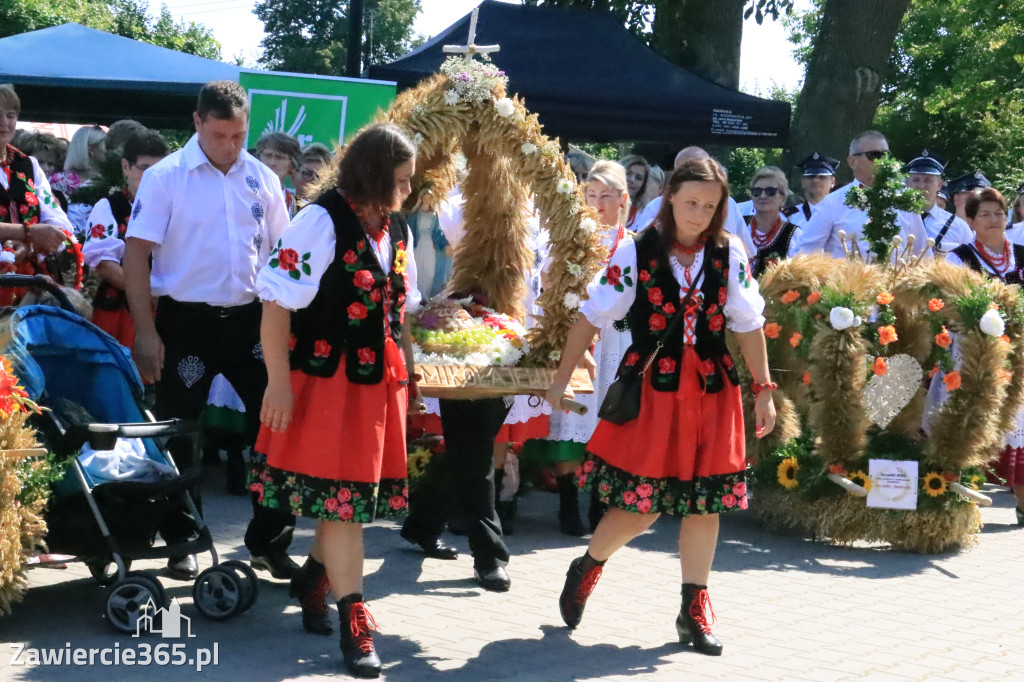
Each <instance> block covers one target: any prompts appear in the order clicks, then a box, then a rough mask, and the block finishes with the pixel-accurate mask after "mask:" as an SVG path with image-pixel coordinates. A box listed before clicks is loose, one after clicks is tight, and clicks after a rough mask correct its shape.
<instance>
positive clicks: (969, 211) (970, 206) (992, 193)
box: [964, 187, 1006, 220]
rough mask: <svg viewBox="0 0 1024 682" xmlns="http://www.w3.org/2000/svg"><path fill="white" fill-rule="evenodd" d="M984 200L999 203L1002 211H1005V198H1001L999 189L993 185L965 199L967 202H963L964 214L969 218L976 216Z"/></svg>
mask: <svg viewBox="0 0 1024 682" xmlns="http://www.w3.org/2000/svg"><path fill="white" fill-rule="evenodd" d="M986 202H991V203H993V204H999V206H1000V207H1002V209H1003V212H1005V211H1006V199H1004V198H1003V195H1002V194H1000V192H999V190H997V189H996V188H995V187H986V188H985V189H983V190H981V191H980V192H978V193H977V194H975V195H974V196H973V197H971V198H970V199H968V200H967V203H966V204H964V214H965V215H966V216H967V217H968V218H970V219H971V220H974V219H975V218H976V217H977V216H978V209H979V208H981V205H982V204H984V203H986Z"/></svg>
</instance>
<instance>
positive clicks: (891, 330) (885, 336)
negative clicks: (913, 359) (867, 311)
mask: <svg viewBox="0 0 1024 682" xmlns="http://www.w3.org/2000/svg"><path fill="white" fill-rule="evenodd" d="M893 341H899V337H898V336H896V327H894V326H892V325H891V324H888V325H886V326H884V327H879V328H878V343H880V344H882V345H883V346H888V345H889V344H890V343H892V342H893Z"/></svg>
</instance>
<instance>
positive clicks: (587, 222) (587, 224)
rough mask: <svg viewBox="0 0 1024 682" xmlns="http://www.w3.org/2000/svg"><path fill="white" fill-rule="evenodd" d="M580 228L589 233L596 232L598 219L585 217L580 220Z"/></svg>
mask: <svg viewBox="0 0 1024 682" xmlns="http://www.w3.org/2000/svg"><path fill="white" fill-rule="evenodd" d="M580 229H581V230H583V231H584V232H586V233H587V234H594V233H595V232H597V221H596V220H594V219H593V218H584V219H583V220H581V221H580Z"/></svg>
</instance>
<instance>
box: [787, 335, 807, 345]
mask: <svg viewBox="0 0 1024 682" xmlns="http://www.w3.org/2000/svg"><path fill="white" fill-rule="evenodd" d="M802 338H804V335H803V334H801V333H800V332H793V336H791V337H789V345H791V346H793V348H796V347H797V346H799V345H800V340H801V339H802Z"/></svg>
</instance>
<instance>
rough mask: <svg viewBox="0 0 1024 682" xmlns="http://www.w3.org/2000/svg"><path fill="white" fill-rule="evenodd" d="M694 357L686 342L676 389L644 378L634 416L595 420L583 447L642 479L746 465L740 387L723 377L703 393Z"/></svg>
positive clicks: (727, 471) (695, 474)
mask: <svg viewBox="0 0 1024 682" xmlns="http://www.w3.org/2000/svg"><path fill="white" fill-rule="evenodd" d="M699 363H700V359H699V358H698V357H697V352H696V351H695V350H694V349H693V348H692V347H691V346H687V347H686V348H685V349H684V352H683V363H682V371H681V372H680V377H679V389H678V390H677V391H676V392H675V393H669V392H666V391H656V390H654V387H653V386H651V382H650V381H647V380H645V381H644V385H643V390H642V395H641V398H640V415H639V416H638V417H637V418H636V419H634V420H633V421H630V422H627V423H625V424H622V425H616V424H612V423H610V422H606V421H604V420H601V421H600V422H598V425H597V429H595V431H594V435H593V436H592V437H591V439H590V442H589V443H588V444H587V451H588V452H590V453H593V454H594V455H597V456H598V457H600V458H601V459H602V460H603V461H604V462H605V463H607V464H609V465H611V466H613V467H615V468H617V469H620V470H622V471H625V472H629V473H631V474H634V475H636V476H643V477H647V478H674V479H678V480H682V481H691V480H694V479H697V478H704V477H709V476H717V475H721V474H734V473H737V472H742V471H744V470H745V469H746V443H745V441H744V431H743V405H742V401H741V398H740V389H739V387H738V386H733V385H732V383H730V382H729V381H728V380H727V381H725V387H724V388H723V389H722V390H721V391H719V392H718V393H704V391H703V389H702V387H701V385H700V379H699V378H698V375H699V369H698V367H699Z"/></svg>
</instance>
